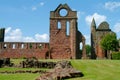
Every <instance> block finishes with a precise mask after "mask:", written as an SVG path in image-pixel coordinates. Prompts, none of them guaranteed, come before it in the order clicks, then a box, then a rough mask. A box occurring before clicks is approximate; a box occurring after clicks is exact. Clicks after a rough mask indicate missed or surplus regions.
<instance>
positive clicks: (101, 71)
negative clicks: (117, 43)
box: [0, 60, 120, 80]
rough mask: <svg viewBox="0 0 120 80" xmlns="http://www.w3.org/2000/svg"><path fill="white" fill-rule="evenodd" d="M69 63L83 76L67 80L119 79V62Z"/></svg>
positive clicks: (7, 79) (14, 78)
mask: <svg viewBox="0 0 120 80" xmlns="http://www.w3.org/2000/svg"><path fill="white" fill-rule="evenodd" d="M43 61H44V60H43ZM48 61H49V60H48ZM51 61H52V60H51ZM53 61H56V60H53ZM17 62H18V61H17ZM71 63H72V65H73V67H74V68H76V69H77V70H80V71H82V72H83V74H84V76H83V77H80V78H72V79H67V80H119V79H120V60H71ZM18 69H19V68H18ZM20 69H21V68H20ZM5 70H10V71H13V70H17V68H0V71H5ZM25 70H26V69H25ZM27 70H34V69H31V68H28V69H27ZM39 76H40V74H28V73H22V74H18V73H17V74H0V80H35V79H36V78H37V77H39Z"/></svg>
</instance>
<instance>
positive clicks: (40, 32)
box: [0, 0, 120, 44]
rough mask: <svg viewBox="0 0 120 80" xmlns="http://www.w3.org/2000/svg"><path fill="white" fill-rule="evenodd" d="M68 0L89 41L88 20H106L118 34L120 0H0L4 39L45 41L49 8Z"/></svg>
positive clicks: (0, 17) (81, 29)
mask: <svg viewBox="0 0 120 80" xmlns="http://www.w3.org/2000/svg"><path fill="white" fill-rule="evenodd" d="M65 3H67V4H68V5H69V7H70V8H71V9H72V10H75V11H77V15H78V29H79V31H81V32H82V34H83V35H84V36H85V37H86V43H87V44H89V43H90V23H91V20H92V18H93V17H94V18H95V21H96V24H97V25H99V24H100V23H101V22H102V21H107V22H108V23H109V25H110V28H111V29H112V31H114V32H116V33H117V36H118V38H120V16H119V15H120V0H0V28H6V33H5V41H6V42H8V41H11V42H12V41H16V42H24V41H27V42H28V41H29V42H48V41H49V24H50V23H49V18H50V11H54V10H55V9H56V8H57V7H58V5H59V4H65Z"/></svg>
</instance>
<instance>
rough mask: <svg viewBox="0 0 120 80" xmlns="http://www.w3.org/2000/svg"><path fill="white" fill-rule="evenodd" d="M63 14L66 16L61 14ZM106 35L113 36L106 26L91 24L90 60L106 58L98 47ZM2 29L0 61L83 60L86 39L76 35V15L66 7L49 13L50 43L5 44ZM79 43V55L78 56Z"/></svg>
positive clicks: (3, 30) (0, 33) (104, 24)
mask: <svg viewBox="0 0 120 80" xmlns="http://www.w3.org/2000/svg"><path fill="white" fill-rule="evenodd" d="M61 11H65V12H66V14H64V15H63V14H61ZM107 33H114V32H112V31H111V29H110V28H109V24H108V23H107V22H102V23H101V24H100V25H99V26H98V28H96V24H95V20H94V19H93V20H92V22H91V48H92V51H91V58H93V59H94V58H96V57H97V58H105V57H106V58H107V57H108V55H107V54H106V52H105V51H104V50H103V49H102V48H101V46H100V40H101V39H102V38H103V37H104V35H106V34H107ZM4 37H5V29H4V28H2V29H0V58H30V57H36V58H40V59H81V58H86V48H85V37H84V36H83V35H82V33H81V32H80V31H78V25H77V11H73V10H72V9H71V8H70V7H69V6H68V5H67V4H60V5H59V6H58V7H57V8H56V9H55V10H54V11H50V36H49V37H50V40H49V43H41V42H4ZM80 43H82V52H80Z"/></svg>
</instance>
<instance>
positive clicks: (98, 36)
mask: <svg viewBox="0 0 120 80" xmlns="http://www.w3.org/2000/svg"><path fill="white" fill-rule="evenodd" d="M107 34H115V33H114V32H113V31H111V29H110V28H109V24H108V23H107V22H106V21H103V22H102V23H100V25H99V26H98V27H97V28H96V24H95V20H94V19H93V20H92V23H91V58H92V59H96V58H98V59H103V58H109V55H110V54H107V51H105V50H103V49H102V48H101V45H100V42H101V40H102V39H103V37H104V36H105V35H107Z"/></svg>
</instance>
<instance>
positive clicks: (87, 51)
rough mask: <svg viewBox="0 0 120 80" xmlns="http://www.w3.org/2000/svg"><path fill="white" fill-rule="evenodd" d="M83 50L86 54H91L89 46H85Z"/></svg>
mask: <svg viewBox="0 0 120 80" xmlns="http://www.w3.org/2000/svg"><path fill="white" fill-rule="evenodd" d="M85 48H86V54H87V55H90V53H91V46H90V45H88V44H87V45H85Z"/></svg>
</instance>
